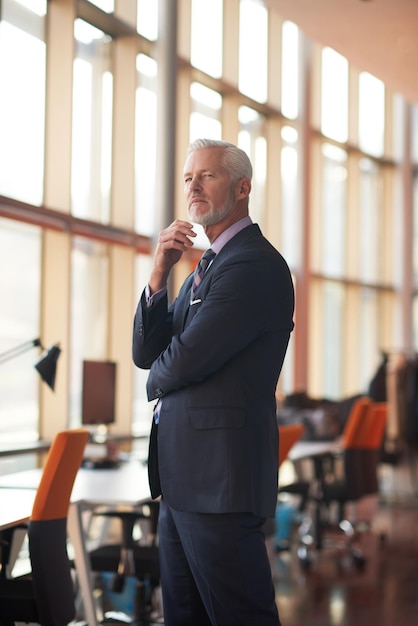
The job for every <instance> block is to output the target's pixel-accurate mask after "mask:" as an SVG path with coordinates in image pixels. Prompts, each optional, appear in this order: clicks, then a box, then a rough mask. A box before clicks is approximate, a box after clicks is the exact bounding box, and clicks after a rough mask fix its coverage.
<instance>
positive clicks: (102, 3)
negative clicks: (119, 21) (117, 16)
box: [89, 0, 115, 13]
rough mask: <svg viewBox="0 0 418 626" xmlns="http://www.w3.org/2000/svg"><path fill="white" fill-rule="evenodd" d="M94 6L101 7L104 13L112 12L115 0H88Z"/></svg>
mask: <svg viewBox="0 0 418 626" xmlns="http://www.w3.org/2000/svg"><path fill="white" fill-rule="evenodd" d="M89 1H90V2H91V3H92V4H95V5H96V7H99V9H102V11H105V12H106V13H112V12H113V11H114V10H115V0H89Z"/></svg>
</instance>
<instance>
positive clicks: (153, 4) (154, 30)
mask: <svg viewBox="0 0 418 626" xmlns="http://www.w3.org/2000/svg"><path fill="white" fill-rule="evenodd" d="M158 4H159V2H157V1H156V0H137V21H136V29H137V31H138V33H139V34H140V35H142V36H143V37H146V38H147V39H150V40H151V41H155V40H156V39H157V37H158Z"/></svg>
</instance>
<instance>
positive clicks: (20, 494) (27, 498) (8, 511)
mask: <svg viewBox="0 0 418 626" xmlns="http://www.w3.org/2000/svg"><path fill="white" fill-rule="evenodd" d="M34 499H35V491H32V490H22V489H5V490H2V491H1V492H0V530H5V529H6V528H10V527H11V526H18V525H19V524H23V523H25V522H27V521H28V520H29V516H30V514H31V511H32V506H33V501H34Z"/></svg>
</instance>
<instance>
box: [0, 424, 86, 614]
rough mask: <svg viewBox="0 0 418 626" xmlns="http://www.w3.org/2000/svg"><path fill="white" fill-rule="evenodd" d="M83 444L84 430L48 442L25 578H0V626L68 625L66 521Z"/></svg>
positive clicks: (71, 600)
mask: <svg viewBox="0 0 418 626" xmlns="http://www.w3.org/2000/svg"><path fill="white" fill-rule="evenodd" d="M88 438H89V431H88V430H86V429H75V430H65V431H62V432H60V433H58V434H57V435H56V436H55V438H54V440H53V442H52V445H51V448H50V450H49V453H48V456H47V458H46V461H45V466H44V469H43V472H42V476H41V481H40V483H39V486H38V489H37V491H36V496H35V501H34V504H33V508H32V513H31V517H30V521H29V524H28V539H29V555H30V561H31V572H30V574H29V575H28V576H21V577H18V578H7V577H5V576H4V577H1V578H0V625H1V626H11V625H12V624H13V623H14V622H24V623H30V622H36V623H39V624H41V625H42V626H65V625H66V624H68V623H69V622H70V621H72V620H73V619H74V616H75V605H74V587H73V581H72V577H71V567H70V562H69V560H68V556H67V515H68V508H69V505H70V497H71V491H72V488H73V484H74V480H75V477H76V474H77V471H78V469H79V467H80V465H81V462H82V459H83V453H84V448H85V445H86V443H87V440H88Z"/></svg>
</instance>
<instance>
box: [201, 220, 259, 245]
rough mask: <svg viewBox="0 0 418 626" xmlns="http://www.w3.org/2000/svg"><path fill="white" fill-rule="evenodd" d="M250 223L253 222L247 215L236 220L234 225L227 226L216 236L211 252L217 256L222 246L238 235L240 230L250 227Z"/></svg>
mask: <svg viewBox="0 0 418 626" xmlns="http://www.w3.org/2000/svg"><path fill="white" fill-rule="evenodd" d="M252 223H253V222H252V219H251V217H250V216H249V215H246V216H245V217H243V218H241V219H240V220H238V222H235V223H234V224H232V225H231V226H229V228H227V229H226V230H224V231H223V232H222V233H221V234H220V235H218V237H217V238H216V239H215V241H214V242H213V243H212V245H211V248H212V250H213V251H214V252H216V254H219V252H220V251H221V250H222V248H223V247H224V245H225V244H227V243H228V241H230V239H232V237H234V236H235V235H236V234H237V233H239V232H240V230H243V229H244V228H247V226H250V225H251V224H252Z"/></svg>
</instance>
